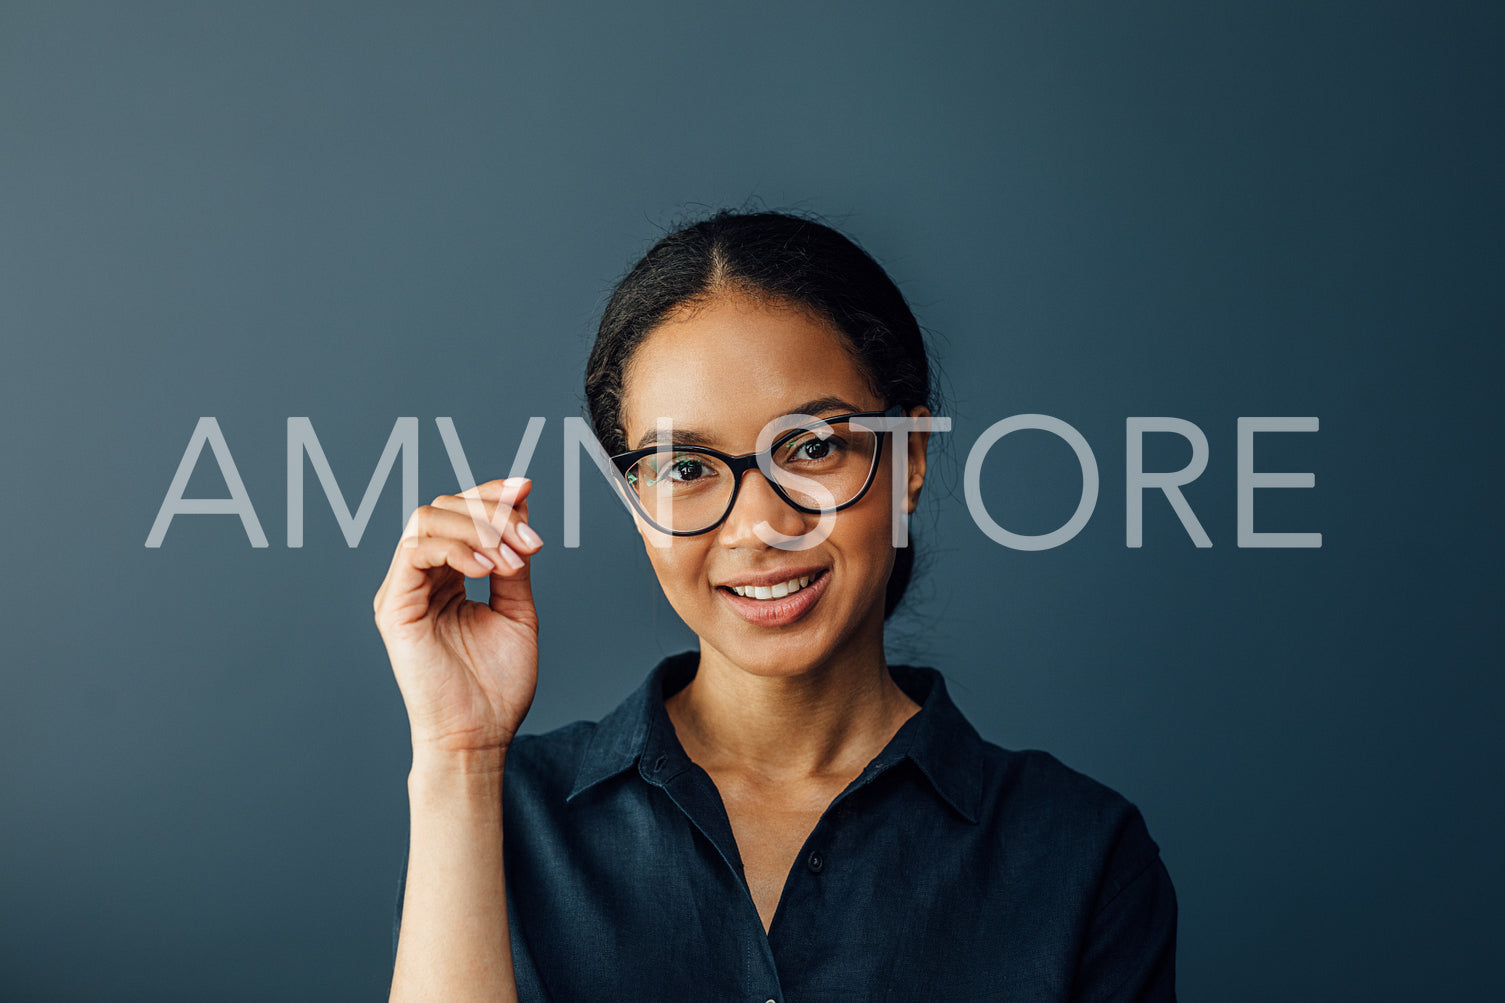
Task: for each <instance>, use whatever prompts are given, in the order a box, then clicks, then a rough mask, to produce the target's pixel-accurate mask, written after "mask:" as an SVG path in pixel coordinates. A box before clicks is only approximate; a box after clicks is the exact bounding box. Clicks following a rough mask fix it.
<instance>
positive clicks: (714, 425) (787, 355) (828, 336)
mask: <svg viewBox="0 0 1505 1003" xmlns="http://www.w3.org/2000/svg"><path fill="white" fill-rule="evenodd" d="M622 389H623V394H622V423H623V426H624V428H625V431H626V432H627V439H628V443H629V445H631V444H632V443H635V442H636V441H637V440H638V438H639V437H640V436H641V435H642V434H643V433H644V431H646V430H649V429H651V428H653V427H655V424H656V422H657V419H658V417H659V416H663V417H667V418H669V419H670V420H671V421H672V422H673V423H674V426H675V428H676V429H678V428H687V429H694V430H696V431H700V432H704V433H706V434H707V435H709V436H711V437H713V438H715V439H716V440H717V441H718V442H719V444H721V445H722V446H725V447H728V448H731V447H735V448H739V449H740V448H747V449H751V448H753V447H752V443H753V441H754V440H755V439H756V438H757V433H758V431H759V430H760V429H761V428H762V427H763V425H764V424H765V423H766V422H768V421H769V420H771V419H773V418H776V417H779V416H781V415H784V414H787V413H789V411H790V410H791V409H792V408H794V407H796V406H798V405H799V404H802V403H804V402H806V401H810V400H814V399H815V398H818V397H828V396H831V397H840V398H842V399H844V400H846V401H849V402H851V403H852V404H853V405H854V406H855V407H857V408H859V409H862V410H868V409H876V408H877V407H879V406H881V402H880V401H878V399H877V398H876V397H875V396H874V394H873V392H872V389H871V388H870V387H869V386H868V382H867V380H866V379H865V377H864V376H863V373H862V371H861V369H860V368H859V366H858V365H857V363H856V361H855V360H854V359H853V357H852V355H851V354H850V351H849V350H848V348H847V344H846V340H845V338H843V336H842V335H841V334H840V332H838V331H837V330H835V329H834V328H833V327H832V326H831V325H830V324H829V323H828V322H826V321H824V320H822V319H819V318H817V317H815V316H813V315H812V314H811V313H810V312H809V311H808V310H804V309H801V308H798V307H794V306H788V305H783V304H777V303H765V302H762V301H759V300H755V299H752V298H749V297H747V296H744V295H740V294H730V295H724V296H719V297H717V298H716V299H714V300H711V301H709V302H707V303H705V304H702V305H701V306H700V307H699V308H698V309H696V310H694V311H693V312H682V313H680V314H678V315H675V316H673V317H671V318H670V319H668V320H666V321H664V322H663V323H662V324H660V325H659V326H658V327H656V328H654V330H653V331H652V333H650V334H649V335H648V336H647V337H646V338H645V339H643V342H642V344H640V345H639V346H638V348H637V350H636V351H635V352H634V353H633V355H632V360H631V362H630V364H629V365H628V368H627V371H626V372H625V373H624V374H623V387H622Z"/></svg>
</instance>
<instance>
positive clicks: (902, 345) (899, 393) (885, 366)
mask: <svg viewBox="0 0 1505 1003" xmlns="http://www.w3.org/2000/svg"><path fill="white" fill-rule="evenodd" d="M726 292H738V293H742V294H745V295H751V296H754V297H758V298H761V299H765V300H769V301H776V302H783V303H790V304H796V305H799V306H802V307H804V308H805V309H807V310H810V311H811V312H813V313H814V314H815V315H817V316H819V317H821V318H822V319H824V320H825V321H827V322H829V323H830V324H832V325H833V326H834V327H835V328H836V329H837V330H838V331H840V332H841V333H842V334H844V335H845V336H846V340H847V342H848V345H849V347H850V349H851V351H852V354H853V356H854V358H855V359H856V361H857V363H858V365H859V367H860V369H861V370H862V372H863V374H864V376H866V378H867V380H868V383H869V385H870V386H871V388H872V390H873V392H874V393H875V394H876V395H877V396H879V397H881V398H882V399H883V401H884V406H886V407H891V406H893V405H895V404H899V405H902V406H903V407H905V408H906V409H908V408H911V407H914V406H915V405H918V404H924V405H925V406H926V407H930V408H931V409H932V410H934V408H933V402H932V389H931V381H930V365H929V362H928V360H927V357H926V353H925V341H924V338H923V336H922V334H921V332H920V326H919V324H918V322H916V320H915V317H914V314H913V313H912V312H911V311H910V309H909V305H908V304H907V303H906V302H905V301H904V296H903V294H902V293H900V292H899V287H898V286H896V285H894V282H893V280H892V279H890V278H889V277H888V274H887V273H886V272H885V271H884V270H883V268H882V266H880V265H879V264H878V262H876V261H874V260H873V258H872V257H871V256H870V255H869V254H868V253H867V252H866V251H864V250H863V249H862V248H860V247H858V246H857V245H856V244H855V243H853V242H852V241H851V240H850V239H849V238H847V237H846V236H844V235H842V234H841V233H839V232H837V231H836V230H834V229H832V228H831V227H829V226H827V225H825V224H824V223H820V222H817V221H816V220H814V219H810V218H807V217H804V216H797V215H793V214H790V213H784V212H739V211H735V210H731V209H721V210H718V211H716V212H715V213H714V214H713V215H711V216H710V217H708V218H706V219H704V220H701V221H700V222H697V223H694V224H692V225H689V226H684V227H682V228H680V229H677V230H676V231H675V232H673V233H670V234H668V235H667V236H665V237H663V238H662V239H660V240H659V241H658V242H657V243H655V244H654V245H653V247H652V248H650V249H649V250H648V253H647V254H645V255H643V257H642V259H641V260H639V261H638V262H637V264H635V265H633V266H632V268H631V269H630V270H629V271H628V272H627V274H626V276H625V277H623V279H622V280H621V281H620V282H619V283H617V286H616V288H615V290H613V292H612V294H611V298H610V300H609V301H608V302H607V304H606V309H605V311H604V313H603V314H602V316H601V324H600V327H599V328H598V329H597V332H596V342H595V345H594V346H593V347H592V349H591V353H590V361H589V362H588V363H587V364H586V371H585V398H586V405H587V407H588V408H589V411H590V420H591V424H592V426H593V428H594V431H595V434H596V438H597V440H599V441H600V443H601V445H602V446H603V448H605V450H606V452H607V453H609V454H616V453H621V452H625V451H626V449H627V433H626V430H625V429H624V428H623V427H622V377H623V374H624V372H625V371H626V368H627V364H628V363H629V362H630V361H631V358H632V353H633V352H634V351H636V349H637V347H638V345H639V344H641V343H642V341H643V339H644V338H645V337H646V336H647V335H648V333H649V332H650V331H652V330H653V329H654V327H656V326H657V325H658V324H660V323H661V322H663V321H664V320H665V319H666V318H667V317H668V316H669V315H670V314H672V313H675V312H677V311H679V310H681V309H684V308H693V307H694V306H696V305H698V304H700V303H703V302H705V301H707V300H710V299H712V298H714V297H715V296H717V295H718V294H722V293H726ZM913 569H914V546H913V541H911V545H910V546H908V547H900V548H898V552H897V553H896V554H895V555H894V570H893V573H892V575H891V576H890V577H889V581H888V590H887V593H886V595H885V597H884V605H883V615H884V617H885V618H886V617H888V616H889V614H891V613H892V612H893V611H894V609H895V607H897V606H898V604H899V600H900V599H902V598H903V596H904V591H905V589H906V587H907V586H908V585H909V579H910V575H911V574H912V572H913Z"/></svg>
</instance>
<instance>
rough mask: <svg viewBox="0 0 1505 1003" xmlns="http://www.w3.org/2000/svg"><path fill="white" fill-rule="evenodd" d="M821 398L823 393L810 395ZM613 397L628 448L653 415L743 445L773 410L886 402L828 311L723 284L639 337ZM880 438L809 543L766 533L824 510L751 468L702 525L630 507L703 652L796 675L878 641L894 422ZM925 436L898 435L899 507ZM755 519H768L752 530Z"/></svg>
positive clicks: (806, 523)
mask: <svg viewBox="0 0 1505 1003" xmlns="http://www.w3.org/2000/svg"><path fill="white" fill-rule="evenodd" d="M818 400H826V401H828V403H829V406H821V407H818V408H811V407H809V404H810V403H811V402H813V401H818ZM838 402H839V403H838ZM622 403H623V407H622V418H623V425H624V429H625V431H626V432H627V441H628V448H636V447H637V446H638V445H639V444H640V442H641V441H642V440H643V437H644V435H645V434H646V433H652V432H654V431H655V429H656V426H657V421H658V418H659V417H660V416H663V417H667V418H668V419H670V421H671V422H672V423H673V428H674V433H675V437H676V439H679V438H680V436H681V435H682V434H683V433H686V432H694V433H697V434H698V436H699V437H700V440H701V441H702V442H703V444H704V445H707V446H710V447H712V448H714V449H719V450H721V451H722V452H725V453H730V454H732V455H741V454H744V453H751V452H753V451H754V450H755V449H756V448H757V447H758V446H759V445H761V444H766V443H767V441H768V440H769V438H771V436H765V438H764V440H763V443H760V442H759V438H758V437H759V433H760V432H762V431H763V428H764V426H765V425H766V424H768V423H769V422H771V421H774V420H775V419H779V418H782V417H784V416H786V415H789V414H793V413H800V412H804V413H809V414H814V415H815V416H816V417H832V416H835V415H838V414H844V413H848V412H852V411H881V410H883V409H884V406H885V403H886V402H885V401H883V400H882V399H880V398H879V397H877V396H875V395H874V393H873V391H872V389H871V388H870V387H869V386H868V384H867V381H866V380H865V379H864V378H863V375H862V372H861V371H860V370H859V368H858V366H857V364H856V363H855V362H854V361H853V359H852V357H851V356H850V355H849V354H848V352H847V349H846V347H845V343H844V340H843V338H842V336H841V334H840V333H839V332H837V331H836V330H834V329H833V328H831V327H830V326H829V325H828V324H826V323H824V322H823V321H820V320H817V319H815V318H814V317H812V316H810V315H809V314H808V313H807V312H806V311H804V310H801V309H797V308H789V307H780V306H773V305H769V304H765V303H761V302H759V301H757V300H755V299H751V298H748V297H746V296H744V295H740V294H726V295H722V296H718V297H716V298H714V299H712V300H710V301H708V302H706V303H704V304H701V305H700V307H699V308H698V309H696V310H694V311H692V312H681V313H680V314H677V315H673V316H671V318H669V319H668V320H666V321H665V322H664V323H662V324H660V325H659V326H658V327H657V328H655V329H654V330H653V332H652V333H650V334H649V335H648V336H647V337H646V338H645V339H644V340H643V342H642V344H640V345H639V346H638V348H637V350H636V352H634V354H633V356H632V359H631V362H630V363H629V365H628V368H627V371H626V373H625V374H624V379H623V402H622ZM910 414H912V415H925V414H928V412H927V411H926V410H925V409H924V408H915V409H913V410H911V411H910ZM886 438H887V441H886V442H885V443H884V446H883V455H882V457H881V462H880V463H879V465H878V470H877V472H876V474H875V475H874V478H873V482H872V485H871V486H870V487H869V489H868V491H867V493H866V494H864V495H863V496H862V498H861V500H859V501H858V502H857V503H856V504H854V505H852V506H850V507H848V508H845V509H842V510H841V511H840V512H837V513H835V514H834V515H828V516H827V519H828V524H829V527H830V531H829V535H827V536H825V538H824V539H823V540H820V542H819V543H816V544H815V545H814V546H809V547H807V548H805V549H793V550H785V549H780V548H778V547H775V546H773V545H772V544H771V543H770V542H767V541H768V540H770V539H778V538H779V534H782V535H783V537H784V538H786V539H787V538H790V537H797V536H801V535H803V534H811V535H810V536H809V537H808V538H807V539H809V540H815V539H819V538H820V536H821V534H820V533H818V532H816V533H811V531H812V530H815V529H816V528H817V524H818V523H819V521H820V516H819V515H816V514H805V513H801V512H799V511H797V510H795V509H794V508H792V507H790V506H789V505H788V504H787V503H786V502H785V501H784V500H783V499H782V498H780V497H779V496H778V494H776V493H775V492H774V490H773V488H772V487H771V486H770V485H769V483H768V481H767V480H765V479H764V477H763V475H762V473H761V472H760V471H757V470H753V471H749V472H748V473H746V474H744V475H743V478H742V486H741V490H740V491H739V492H738V494H737V500H736V504H735V506H734V507H733V508H732V511H731V514H730V515H728V516H727V517H726V520H725V521H724V522H723V523H722V524H721V525H720V526H718V527H717V528H716V529H713V530H711V531H710V532H707V533H703V534H701V535H699V536H684V537H668V536H665V535H664V534H661V533H659V532H658V531H656V530H655V529H653V528H652V527H651V526H649V525H648V524H646V523H644V522H643V521H642V519H641V518H639V519H638V530H639V532H640V533H642V535H643V538H644V542H645V545H646V547H647V551H648V557H649V560H650V561H651V562H652V564H653V567H654V570H655V571H656V572H657V574H658V580H659V582H660V584H661V585H662V586H663V589H664V593H665V595H667V596H668V599H669V602H670V604H671V605H672V606H673V607H674V609H675V611H676V612H677V613H678V614H679V615H680V617H681V618H682V619H683V620H684V621H685V623H686V624H687V625H688V626H689V627H690V629H692V630H694V631H695V633H696V634H697V635H699V637H700V640H701V650H702V655H703V657H704V656H710V657H715V656H717V655H719V656H721V657H722V658H724V659H726V660H727V661H729V662H731V663H732V664H734V665H736V666H738V667H740V668H743V669H745V670H747V671H749V672H753V673H755V674H758V675H792V674H797V673H799V672H803V671H806V670H808V669H810V668H813V667H815V666H818V665H823V664H825V663H827V662H829V661H831V660H833V659H835V658H838V657H841V656H843V655H845V654H851V653H855V652H866V651H867V650H868V649H873V648H875V646H877V647H876V650H878V651H881V643H882V630H883V599H884V590H885V587H886V585H887V582H888V577H889V572H890V571H891V570H892V568H893V559H894V549H893V543H892V535H891V534H892V525H893V519H894V518H895V514H894V513H893V511H892V495H893V488H892V484H893V480H892V478H893V469H892V461H893V456H892V450H893V449H894V445H895V443H902V442H903V441H904V437H903V436H902V435H896V434H890V435H888V436H886ZM927 438H928V436H927V435H925V434H924V433H911V434H910V435H909V436H908V440H909V449H908V456H909V473H908V478H907V481H906V494H905V500H904V505H905V508H906V510H907V511H909V512H913V511H914V505H915V503H916V501H917V500H918V499H919V493H920V488H921V486H922V485H923V483H924V478H925V444H926V439H927ZM650 441H651V440H650ZM760 524H766V525H763V526H762V527H761V530H760V529H758V528H757V527H759V525H760ZM656 543H667V544H668V545H667V546H657V545H655V544H656ZM801 577H809V578H810V579H811V580H810V582H809V584H808V585H806V586H805V587H804V588H802V589H800V590H799V591H797V592H795V593H793V594H792V595H790V596H788V597H786V598H783V599H772V600H759V599H756V598H744V597H740V596H737V595H736V594H735V593H734V592H733V591H732V590H731V588H730V586H733V585H744V584H747V583H748V582H749V581H751V580H756V581H755V582H754V583H755V584H768V583H771V582H773V581H787V580H789V579H796V578H801ZM802 596H803V598H802ZM812 599H813V602H812V601H811V600H812ZM764 603H766V605H762V604H764Z"/></svg>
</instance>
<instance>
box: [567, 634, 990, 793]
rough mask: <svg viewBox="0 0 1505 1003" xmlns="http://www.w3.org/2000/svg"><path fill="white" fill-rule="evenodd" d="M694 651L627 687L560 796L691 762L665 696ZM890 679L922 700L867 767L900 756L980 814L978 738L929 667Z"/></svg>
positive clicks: (897, 668)
mask: <svg viewBox="0 0 1505 1003" xmlns="http://www.w3.org/2000/svg"><path fill="white" fill-rule="evenodd" d="M699 665H700V653H699V652H698V651H685V652H681V653H679V654H677V655H670V656H669V657H667V658H665V659H663V660H662V661H661V662H659V663H658V665H656V666H654V668H653V671H651V672H650V673H649V674H648V677H647V678H646V679H645V680H643V683H642V685H640V686H639V687H638V688H637V689H636V690H634V691H633V693H632V694H631V695H630V696H628V697H627V699H625V700H623V701H622V702H621V703H620V704H618V705H617V707H616V709H614V710H613V711H612V712H611V713H610V714H608V715H606V717H604V718H602V719H601V721H600V723H598V724H597V725H596V729H595V733H594V734H593V735H592V736H591V740H590V744H589V745H588V746H587V747H586V750H585V755H584V756H583V757H582V758H581V761H580V767H579V769H578V770H577V771H576V774H575V784H574V787H573V788H572V789H571V790H570V793H569V795H568V797H566V798H565V800H566V801H573V800H574V799H575V797H576V796H578V795H579V794H580V793H581V792H583V791H584V790H586V789H587V788H589V787H592V786H594V785H596V784H598V783H600V782H601V781H603V780H606V779H608V778H610V777H613V776H616V775H617V774H618V773H621V772H623V771H624V770H627V769H628V768H630V767H631V766H633V765H634V764H636V765H637V767H638V771H639V772H640V773H641V774H642V775H643V778H644V779H646V780H649V781H650V782H656V783H662V782H663V781H665V780H667V779H669V777H671V776H672V775H674V774H676V773H679V772H681V771H682V770H683V769H685V768H686V767H687V766H688V765H689V760H688V757H686V756H685V752H684V749H683V747H682V746H681V745H680V744H679V739H678V737H677V736H675V734H674V726H673V724H672V723H671V722H670V721H669V714H668V711H666V710H665V709H664V697H665V695H667V694H671V693H674V692H675V691H677V690H678V689H679V688H680V687H682V686H684V685H685V684H686V683H688V682H689V681H690V679H691V678H693V677H694V675H695V672H696V669H697V668H698V667H699ZM889 674H890V675H891V676H893V679H894V682H895V683H897V684H898V685H899V687H900V688H901V689H903V690H904V692H905V693H907V694H908V695H909V697H910V699H911V700H913V701H914V702H915V703H917V704H919V705H920V709H919V711H918V712H916V713H915V714H914V715H912V716H911V717H910V718H909V719H908V720H907V721H905V722H904V724H903V726H902V727H900V728H899V730H898V731H897V732H896V733H895V734H894V736H893V738H892V739H891V740H890V741H889V743H888V745H887V746H885V747H884V749H883V751H882V752H880V753H879V754H878V756H877V758H876V759H874V760H873V762H872V764H871V765H870V766H869V771H870V772H871V773H872V774H873V775H876V774H878V773H881V772H882V771H883V770H885V769H887V768H888V767H890V766H892V765H894V764H895V763H897V762H899V761H900V760H903V759H909V760H911V761H912V762H914V764H915V765H916V766H917V767H919V770H920V772H921V774H923V775H924V777H925V778H926V780H928V781H929V782H930V785H931V787H933V788H934V789H935V791H936V793H937V794H939V795H940V796H941V798H943V799H944V800H945V801H946V803H948V804H949V805H951V807H952V808H954V809H956V811H957V812H958V813H960V814H961V815H962V816H963V817H964V818H966V819H967V821H969V822H973V823H976V822H977V821H978V819H979V818H980V815H981V806H982V788H983V742H982V738H981V737H980V736H979V735H978V733H977V730H976V729H975V728H973V727H972V724H971V722H969V721H968V720H967V719H966V717H965V716H963V715H962V713H961V711H960V710H959V709H958V708H957V706H956V705H955V704H954V703H952V702H951V697H950V695H949V694H948V693H947V692H946V683H945V681H944V680H943V679H942V678H941V674H940V673H939V672H938V671H936V670H935V669H932V668H928V667H924V666H911V665H890V666H889Z"/></svg>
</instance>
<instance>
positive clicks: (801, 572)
mask: <svg viewBox="0 0 1505 1003" xmlns="http://www.w3.org/2000/svg"><path fill="white" fill-rule="evenodd" d="M824 570H826V569H825V568H824V567H822V566H820V565H818V564H817V565H814V566H812V567H808V568H777V569H775V570H773V571H764V572H762V573H760V574H756V575H752V574H749V575H743V576H741V577H740V578H728V579H727V580H726V581H724V582H717V583H716V586H717V587H718V588H720V587H721V586H723V585H724V586H726V587H727V588H730V587H731V586H733V585H777V584H779V583H780V582H787V581H792V580H793V579H796V578H803V577H805V576H806V575H809V576H811V577H812V578H813V577H815V576H816V575H818V574H820V573H821V572H822V571H824ZM808 587H809V586H806V588H808ZM765 601H766V600H765Z"/></svg>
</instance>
